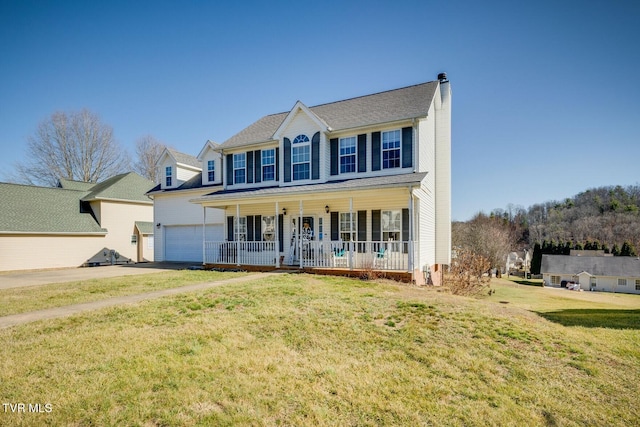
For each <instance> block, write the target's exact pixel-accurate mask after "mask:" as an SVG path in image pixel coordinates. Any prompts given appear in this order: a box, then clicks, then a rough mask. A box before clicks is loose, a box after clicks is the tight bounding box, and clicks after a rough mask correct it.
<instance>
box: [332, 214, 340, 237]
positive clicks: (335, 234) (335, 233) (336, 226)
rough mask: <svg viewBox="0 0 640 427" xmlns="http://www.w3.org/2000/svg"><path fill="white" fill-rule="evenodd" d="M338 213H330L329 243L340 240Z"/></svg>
mask: <svg viewBox="0 0 640 427" xmlns="http://www.w3.org/2000/svg"><path fill="white" fill-rule="evenodd" d="M338 221H339V217H338V212H331V241H332V242H337V241H338V240H340V231H339V230H340V229H339V227H340V224H339V222H338Z"/></svg>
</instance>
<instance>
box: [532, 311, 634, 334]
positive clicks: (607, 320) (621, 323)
mask: <svg viewBox="0 0 640 427" xmlns="http://www.w3.org/2000/svg"><path fill="white" fill-rule="evenodd" d="M537 314H538V315H539V316H542V317H544V318H545V319H547V320H550V321H551V322H554V323H559V324H561V325H563V326H584V327H585V328H609V329H640V310H606V309H568V310H557V311H548V312H537Z"/></svg>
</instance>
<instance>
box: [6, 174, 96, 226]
mask: <svg viewBox="0 0 640 427" xmlns="http://www.w3.org/2000/svg"><path fill="white" fill-rule="evenodd" d="M86 194H87V192H85V191H77V190H66V189H62V188H48V187H33V186H28V185H17V184H5V183H0V200H1V201H2V203H0V232H2V233H10V232H16V233H106V230H104V229H102V228H101V227H100V225H99V224H98V222H97V221H96V220H95V218H94V217H93V216H92V215H91V214H90V213H81V212H80V199H81V198H82V197H83V196H84V195H86Z"/></svg>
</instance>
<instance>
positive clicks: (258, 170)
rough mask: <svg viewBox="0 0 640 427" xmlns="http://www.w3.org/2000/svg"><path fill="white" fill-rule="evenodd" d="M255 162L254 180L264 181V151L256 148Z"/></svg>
mask: <svg viewBox="0 0 640 427" xmlns="http://www.w3.org/2000/svg"><path fill="white" fill-rule="evenodd" d="M253 157H254V160H253V164H254V165H255V173H254V174H253V177H254V182H261V181H262V152H261V151H260V150H256V151H254V152H253Z"/></svg>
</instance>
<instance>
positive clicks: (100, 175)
mask: <svg viewBox="0 0 640 427" xmlns="http://www.w3.org/2000/svg"><path fill="white" fill-rule="evenodd" d="M164 149H165V145H164V144H163V143H162V142H160V141H158V140H156V139H155V138H154V137H153V136H151V135H147V136H144V137H141V138H139V139H138V140H137V141H136V158H135V160H133V161H132V160H131V157H130V156H129V153H127V151H126V150H124V149H123V148H122V147H121V146H120V144H118V142H117V141H116V140H115V138H114V134H113V128H112V127H111V126H109V125H108V124H106V123H103V122H102V121H101V120H100V118H99V117H98V115H97V114H95V113H92V112H91V111H89V110H87V109H83V110H81V111H77V112H55V113H53V114H52V115H51V116H50V117H49V118H47V119H45V120H43V121H42V122H40V124H39V125H38V126H37V128H36V130H35V131H34V133H33V134H32V135H31V136H29V138H28V139H27V157H26V159H25V160H23V161H20V162H17V163H16V164H15V165H14V171H13V172H12V173H9V174H8V175H6V176H5V179H7V180H8V181H10V182H14V183H21V184H28V185H41V186H51V187H55V186H56V185H57V184H58V181H59V180H60V179H61V178H64V179H69V180H73V181H82V182H92V183H95V182H100V181H103V180H105V179H107V178H110V177H112V176H114V175H118V174H121V173H125V172H129V171H131V170H133V171H135V172H137V173H138V174H140V175H142V176H144V177H145V178H147V179H150V180H151V181H154V182H156V178H157V177H156V168H155V162H156V160H157V159H158V157H159V156H160V154H161V153H162V151H163V150H164Z"/></svg>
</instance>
